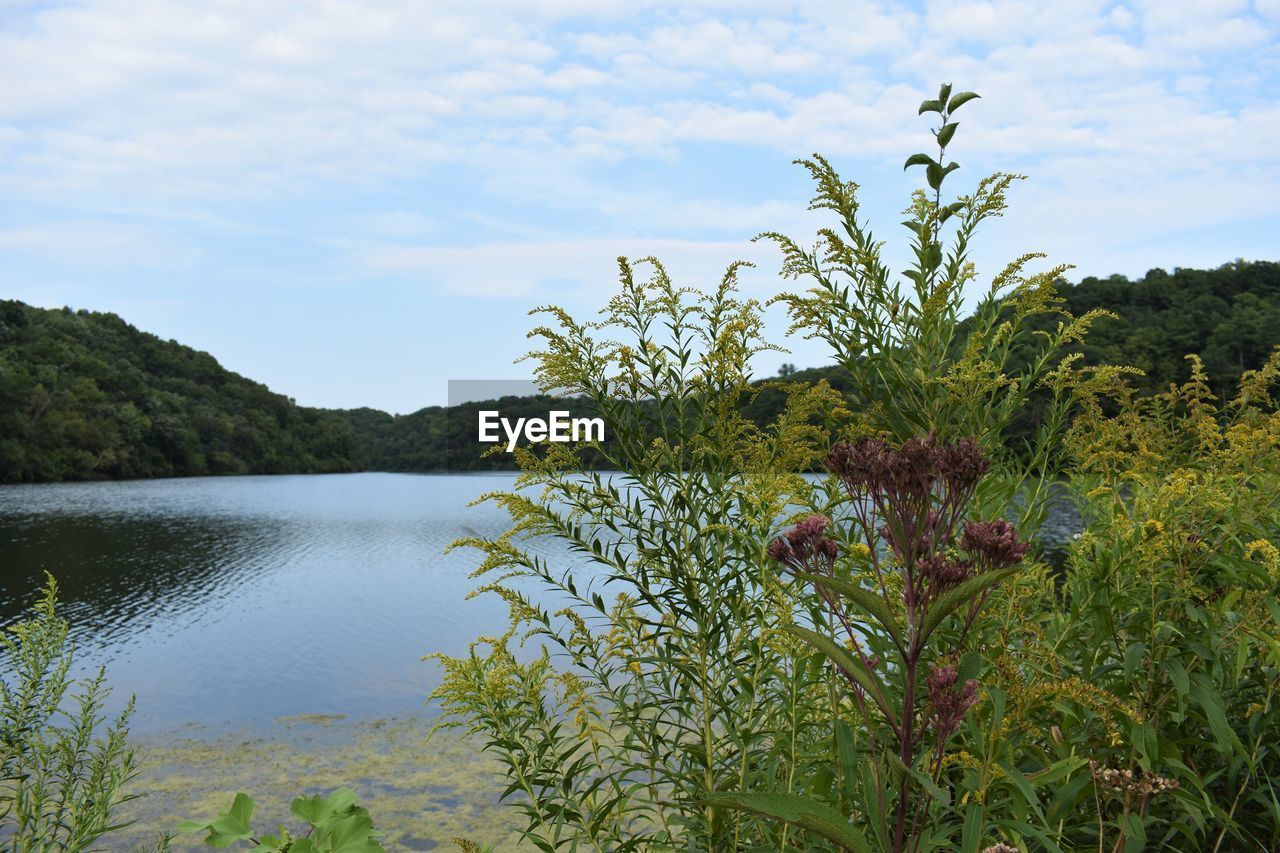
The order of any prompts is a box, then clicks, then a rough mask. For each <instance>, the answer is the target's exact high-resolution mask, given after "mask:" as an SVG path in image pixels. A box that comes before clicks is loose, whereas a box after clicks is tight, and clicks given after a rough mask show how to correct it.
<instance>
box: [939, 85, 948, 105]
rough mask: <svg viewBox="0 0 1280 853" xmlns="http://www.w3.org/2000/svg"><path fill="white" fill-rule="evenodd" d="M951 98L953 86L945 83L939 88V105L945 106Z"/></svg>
mask: <svg viewBox="0 0 1280 853" xmlns="http://www.w3.org/2000/svg"><path fill="white" fill-rule="evenodd" d="M950 97H951V84H950V83H943V84H942V85H941V86H939V87H938V103H940V104H945V103H946V102H947V98H950Z"/></svg>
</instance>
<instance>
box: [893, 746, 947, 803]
mask: <svg viewBox="0 0 1280 853" xmlns="http://www.w3.org/2000/svg"><path fill="white" fill-rule="evenodd" d="M884 754H885V757H886V758H887V759H888V760H889V763H890V764H891V765H893V766H894V767H895V768H896V769H897V771H898V772H899V773H907V774H909V775H910V776H911V778H912V779H915V780H916V782H918V783H919V784H920V787H921V788H924V789H925V791H926V792H927V793H928V794H929V796H930V797H932V798H933V799H935V800H937V801H938V802H939V803H941V804H942V805H944V806H949V805H951V792H950V791H946V790H943V789H942V788H940V787H938V783H936V782H934V781H933V778H932V777H931V776H929V774H928V773H924V772H922V771H921V770H918V769H917V768H915V767H908V766H907V765H906V764H903V763H902V759H901V758H899V757H898V756H896V755H894V754H893V752H892V751H891V750H886V751H885V753H884Z"/></svg>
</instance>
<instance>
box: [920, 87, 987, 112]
mask: <svg viewBox="0 0 1280 853" xmlns="http://www.w3.org/2000/svg"><path fill="white" fill-rule="evenodd" d="M981 97H982V96H981V95H979V94H978V93H977V92H957V93H956V94H954V95H952V96H951V100H950V101H948V102H947V112H949V113H953V112H955V111H956V110H958V109H959V108H960V107H961V106H962V105H964V104H967V103H969V102H970V101H972V100H973V99H974V98H981ZM916 115H919V113H916Z"/></svg>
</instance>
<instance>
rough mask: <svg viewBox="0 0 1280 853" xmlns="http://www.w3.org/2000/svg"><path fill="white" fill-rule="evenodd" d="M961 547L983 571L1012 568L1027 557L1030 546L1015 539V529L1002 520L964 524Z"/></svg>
mask: <svg viewBox="0 0 1280 853" xmlns="http://www.w3.org/2000/svg"><path fill="white" fill-rule="evenodd" d="M960 547H961V548H963V549H964V550H965V551H968V552H969V553H970V554H971V555H972V556H973V558H974V562H975V563H976V564H977V565H978V567H979V568H981V569H982V570H984V571H988V570H991V569H1002V568H1004V567H1006V566H1012V565H1014V564H1015V563H1018V562H1019V561H1021V560H1022V558H1023V557H1025V556H1026V555H1027V551H1028V550H1029V549H1030V546H1029V545H1028V544H1027V543H1025V542H1022V541H1020V540H1019V539H1018V530H1017V528H1015V527H1014V526H1013V525H1012V524H1010V523H1009V522H1007V521H1005V520H1004V519H1003V518H997V519H995V520H994V521H966V522H965V525H964V534H963V535H962V536H961V537H960Z"/></svg>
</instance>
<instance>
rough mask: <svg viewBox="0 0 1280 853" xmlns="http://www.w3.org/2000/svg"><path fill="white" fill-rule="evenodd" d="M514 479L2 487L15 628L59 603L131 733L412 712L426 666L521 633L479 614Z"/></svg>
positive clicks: (356, 477) (3, 581)
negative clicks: (436, 657)
mask: <svg viewBox="0 0 1280 853" xmlns="http://www.w3.org/2000/svg"><path fill="white" fill-rule="evenodd" d="M511 482H512V478H511V476H510V475H498V476H494V475H484V476H443V475H440V476H435V475H413V474H334V475H311V476H276V477H212V478H193V479H173V480H145V481H133V482H108V483H58V484H48V485H13V486H0V622H3V623H9V622H12V621H13V620H14V619H15V618H17V617H18V616H19V615H20V614H21V612H22V611H23V610H24V609H25V608H26V607H28V606H30V604H31V603H32V602H33V601H34V600H35V597H36V595H37V593H38V590H39V587H40V585H41V583H42V581H43V577H44V572H45V571H49V572H52V573H53V574H54V575H55V576H56V577H57V579H58V582H59V584H60V585H61V588H62V602H63V615H64V616H66V617H67V618H68V619H69V620H70V622H71V624H72V631H73V637H74V639H75V642H76V649H77V663H78V666H77V670H78V671H79V672H81V673H84V672H87V671H91V670H93V669H96V668H97V667H98V666H99V665H102V664H105V665H106V666H107V672H108V680H109V683H110V684H111V685H112V686H113V687H114V689H115V691H116V695H115V697H113V700H114V701H116V702H118V701H120V700H122V699H123V698H124V697H126V696H127V695H128V694H130V693H136V694H137V696H138V708H137V713H136V715H135V718H134V728H135V730H137V729H146V728H164V729H167V728H172V727H175V726H179V725H184V724H187V723H196V724H201V725H223V724H230V725H240V724H244V723H251V722H262V721H268V720H271V719H274V718H276V717H281V716H289V715H295V714H347V715H350V716H352V717H361V716H385V715H396V714H403V713H412V712H414V711H417V710H419V709H421V708H422V704H423V701H424V698H425V697H426V695H427V693H428V692H429V691H430V690H431V688H432V687H433V686H434V685H435V683H436V676H435V669H434V666H433V665H432V664H429V663H424V662H423V661H421V657H422V655H424V654H426V653H428V652H433V651H443V652H447V653H451V654H460V653H465V651H466V649H467V647H468V644H469V643H470V642H471V641H472V640H473V639H475V637H476V636H477V635H479V634H482V633H493V632H494V631H498V630H501V629H502V627H503V626H504V625H505V615H506V614H505V608H504V607H503V606H502V605H501V603H500V602H498V601H497V600H496V599H495V598H494V597H492V596H482V597H480V598H476V599H472V600H467V598H466V596H467V593H468V592H469V591H470V590H471V589H473V588H474V587H475V586H476V581H473V580H470V579H468V577H467V575H468V574H469V572H470V570H471V569H472V568H474V567H475V566H476V565H477V564H478V562H479V557H478V555H477V554H476V552H474V551H459V552H454V553H452V554H448V555H446V554H445V553H444V550H445V548H446V546H447V545H448V544H449V543H450V542H451V541H453V540H454V539H456V538H457V537H459V536H464V535H474V534H484V535H493V534H498V533H500V532H502V531H503V530H504V529H505V528H506V515H505V513H504V512H503V511H502V510H501V509H500V508H498V507H496V506H493V505H488V504H486V505H482V506H479V507H468V506H467V505H468V503H470V502H471V501H472V500H474V499H475V498H477V497H478V496H480V495H481V494H482V493H484V492H487V491H491V490H494V489H498V488H507V487H509V486H510V485H511Z"/></svg>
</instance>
